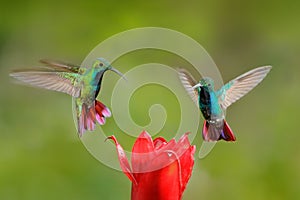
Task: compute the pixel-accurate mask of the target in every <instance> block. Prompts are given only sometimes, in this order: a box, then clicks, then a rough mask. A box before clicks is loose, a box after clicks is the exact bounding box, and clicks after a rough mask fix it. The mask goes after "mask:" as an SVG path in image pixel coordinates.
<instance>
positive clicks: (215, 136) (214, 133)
mask: <svg viewBox="0 0 300 200" xmlns="http://www.w3.org/2000/svg"><path fill="white" fill-rule="evenodd" d="M202 137H203V139H204V140H205V141H208V142H212V141H218V140H225V141H235V136H234V134H233V132H232V130H231V128H230V127H229V125H228V124H227V122H226V121H225V120H223V122H221V123H219V124H218V123H216V124H210V123H208V122H207V121H206V120H204V124H203V129H202Z"/></svg>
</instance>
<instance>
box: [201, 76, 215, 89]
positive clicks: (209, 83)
mask: <svg viewBox="0 0 300 200" xmlns="http://www.w3.org/2000/svg"><path fill="white" fill-rule="evenodd" d="M200 84H201V85H202V86H203V87H208V88H209V89H214V81H213V80H212V79H211V78H209V77H205V78H203V79H201V80H200Z"/></svg>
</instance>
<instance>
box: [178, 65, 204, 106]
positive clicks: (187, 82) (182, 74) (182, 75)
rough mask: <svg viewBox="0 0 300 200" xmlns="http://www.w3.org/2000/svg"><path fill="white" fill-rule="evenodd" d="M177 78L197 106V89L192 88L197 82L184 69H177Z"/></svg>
mask: <svg viewBox="0 0 300 200" xmlns="http://www.w3.org/2000/svg"><path fill="white" fill-rule="evenodd" d="M177 72H178V76H179V79H180V81H181V83H182V85H183V87H184V88H185V90H186V91H187V92H188V94H189V95H190V96H191V98H192V100H193V101H194V102H195V104H196V105H197V107H199V102H198V93H197V91H196V90H195V89H194V88H193V86H194V85H196V84H197V82H196V80H195V79H194V77H193V76H192V75H191V74H190V73H189V72H188V71H186V70H185V69H182V68H180V69H177Z"/></svg>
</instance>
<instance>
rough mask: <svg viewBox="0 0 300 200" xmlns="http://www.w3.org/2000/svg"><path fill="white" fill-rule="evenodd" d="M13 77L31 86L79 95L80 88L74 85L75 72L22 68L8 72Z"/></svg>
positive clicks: (74, 95)
mask: <svg viewBox="0 0 300 200" xmlns="http://www.w3.org/2000/svg"><path fill="white" fill-rule="evenodd" d="M10 76H12V77H13V78H15V79H17V80H19V81H22V82H24V83H27V84H29V85H32V86H36V87H40V88H45V89H48V90H55V91H59V92H63V93H67V94H69V95H71V96H73V97H78V96H79V95H80V88H79V87H75V86H74V85H75V81H76V80H77V76H78V75H77V74H75V73H70V72H56V71H46V70H42V69H41V70H34V71H33V70H23V71H15V72H12V73H10Z"/></svg>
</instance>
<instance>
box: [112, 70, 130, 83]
mask: <svg viewBox="0 0 300 200" xmlns="http://www.w3.org/2000/svg"><path fill="white" fill-rule="evenodd" d="M109 69H110V70H111V71H113V72H115V73H116V74H118V75H119V76H121V77H122V78H123V79H124V80H125V81H127V78H126V77H125V76H124V74H122V73H121V72H120V71H119V70H117V69H116V68H113V67H110V68H109Z"/></svg>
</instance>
